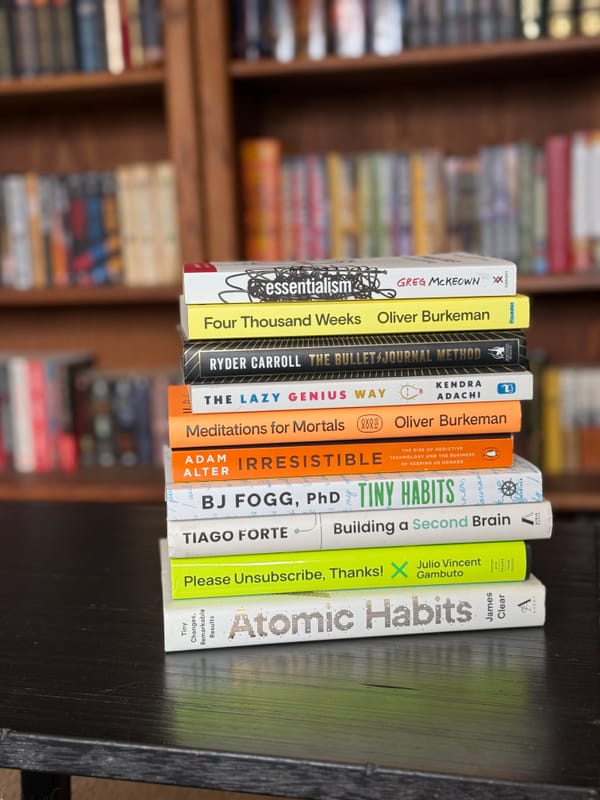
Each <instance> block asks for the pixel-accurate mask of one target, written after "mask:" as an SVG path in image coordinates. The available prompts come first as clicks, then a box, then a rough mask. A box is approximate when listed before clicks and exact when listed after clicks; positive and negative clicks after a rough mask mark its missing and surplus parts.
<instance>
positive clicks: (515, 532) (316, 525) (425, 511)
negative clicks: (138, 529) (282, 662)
mask: <svg viewBox="0 0 600 800" xmlns="http://www.w3.org/2000/svg"><path fill="white" fill-rule="evenodd" d="M551 533H552V507H551V505H550V502H549V501H548V500H541V501H540V502H538V503H515V504H514V505H507V504H503V505H502V506H501V507H500V506H498V505H477V506H463V507H461V508H447V507H446V506H435V507H433V508H405V509H394V510H392V511H377V510H375V511H342V512H340V513H333V514H287V515H282V516H278V517H275V518H273V517H272V516H270V515H266V516H258V517H238V518H236V517H232V518H221V517H219V518H218V519H210V520H191V519H185V520H167V543H168V548H169V556H170V557H171V558H187V557H204V556H219V555H237V554H242V553H248V554H254V555H257V554H258V553H275V552H277V553H282V552H289V551H294V550H337V549H347V548H355V547H397V546H399V545H407V544H410V545H413V544H449V543H456V542H498V541H505V540H512V539H531V540H533V539H548V538H549V537H550V535H551Z"/></svg>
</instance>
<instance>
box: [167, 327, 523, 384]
mask: <svg viewBox="0 0 600 800" xmlns="http://www.w3.org/2000/svg"><path fill="white" fill-rule="evenodd" d="M265 344H266V343H265ZM507 364H510V365H514V366H518V365H522V366H524V365H526V342H525V337H524V335H523V334H519V333H517V334H515V335H509V336H505V335H498V336H497V337H494V336H492V337H487V336H482V337H480V338H479V339H477V338H476V337H469V338H468V339H467V340H461V338H460V336H458V337H456V338H455V339H448V340H444V341H441V340H439V339H438V340H434V341H418V342H410V343H409V342H402V341H399V342H395V341H391V342H377V341H370V342H365V343H354V344H326V343H322V344H319V343H317V342H315V343H314V346H313V345H311V346H301V345H299V346H295V345H287V346H282V345H281V344H279V345H273V346H262V345H257V344H254V346H251V347H249V348H246V347H244V346H243V345H240V346H239V347H236V346H229V347H222V346H220V343H219V342H214V343H211V344H210V345H208V344H206V343H203V342H191V341H190V342H185V343H184V345H183V358H182V371H183V376H184V380H185V382H186V383H194V382H198V381H200V380H202V379H203V378H213V377H220V378H224V377H232V376H238V377H241V376H244V375H254V376H258V375H277V374H288V375H290V374H301V373H303V374H307V375H310V374H320V375H323V374H331V373H336V372H340V371H344V372H348V371H350V372H354V371H368V372H370V371H375V370H398V369H406V368H415V367H417V368H422V367H428V368H436V367H467V366H468V367H475V366H477V367H478V366H489V365H496V366H500V365H502V366H505V365H507Z"/></svg>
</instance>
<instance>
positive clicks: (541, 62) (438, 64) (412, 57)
mask: <svg viewBox="0 0 600 800" xmlns="http://www.w3.org/2000/svg"><path fill="white" fill-rule="evenodd" d="M598 54H600V37H583V36H574V37H571V38H569V39H564V40H560V39H550V38H544V39H538V40H536V41H526V40H520V39H515V40H511V41H498V42H490V43H486V44H480V43H476V44H467V45H460V46H443V47H421V48H415V49H413V50H410V49H407V50H405V51H404V52H402V53H398V54H397V55H392V56H376V55H364V56H361V57H359V58H339V57H336V56H327V57H325V58H322V59H318V60H310V59H308V58H298V59H294V60H293V61H288V62H281V61H276V60H275V59H272V58H265V59H259V60H256V61H243V60H233V61H231V62H230V64H229V75H230V77H231V78H233V79H234V80H235V81H237V82H240V83H242V82H247V81H260V80H271V79H273V78H283V79H285V78H292V77H297V78H301V77H310V76H318V77H323V76H324V75H334V76H336V77H337V78H344V77H345V78H347V79H348V80H352V79H353V77H354V76H356V75H357V74H360V73H379V74H381V73H385V72H391V71H393V72H394V73H395V76H397V77H399V76H401V75H402V74H404V73H405V74H406V76H407V77H410V78H412V77H414V75H415V73H417V72H420V71H431V70H433V71H435V73H436V74H437V75H438V76H439V75H440V70H442V69H447V68H465V67H466V68H469V69H471V68H473V67H477V68H478V69H480V68H484V69H485V68H489V69H494V68H496V67H501V68H502V70H503V71H504V70H507V69H509V70H510V69H514V70H519V69H522V68H523V66H524V65H525V64H526V65H527V68H528V69H530V68H532V67H533V68H536V69H546V68H547V67H548V64H550V63H553V64H554V65H555V66H556V67H557V68H559V67H560V68H562V67H564V66H565V63H566V61H567V60H568V61H569V62H570V63H575V62H587V61H588V60H590V59H593V58H596V57H597V56H598Z"/></svg>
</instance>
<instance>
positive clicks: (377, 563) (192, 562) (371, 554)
mask: <svg viewBox="0 0 600 800" xmlns="http://www.w3.org/2000/svg"><path fill="white" fill-rule="evenodd" d="M528 573H529V558H528V548H527V545H526V543H525V542H523V541H509V542H461V543H460V544H440V545H436V544H429V545H404V546H401V547H363V548H356V549H347V550H303V551H294V552H290V553H285V554H282V553H261V554H260V555H259V556H254V555H236V556H206V557H204V558H175V559H171V594H172V597H173V599H184V598H194V597H227V596H231V595H236V596H247V595H255V594H264V593H265V591H268V592H271V593H273V594H283V593H287V592H315V591H326V592H328V591H341V590H344V589H385V588H389V587H393V586H399V587H404V586H415V587H416V586H429V585H432V584H437V585H438V586H441V585H445V584H453V583H485V582H490V581H521V580H525V579H526V578H527V577H528Z"/></svg>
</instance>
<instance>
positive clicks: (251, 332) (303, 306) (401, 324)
mask: <svg viewBox="0 0 600 800" xmlns="http://www.w3.org/2000/svg"><path fill="white" fill-rule="evenodd" d="M182 299H183V298H182ZM180 315H181V325H182V328H183V331H184V335H185V338H187V339H215V338H222V339H238V338H254V337H258V336H265V335H271V336H286V337H289V336H298V335H302V336H334V335H336V334H339V333H344V334H357V335H360V334H372V333H390V332H392V333H419V332H435V333H439V332H441V331H457V330H460V331H465V330H502V329H511V328H513V329H514V328H527V327H529V297H528V296H527V295H522V294H517V295H511V296H509V297H488V298H487V299H486V303H485V306H484V307H482V303H481V298H480V297H461V298H444V297H439V298H411V299H407V300H378V301H377V302H376V303H374V302H372V301H370V300H355V301H354V302H353V303H352V304H350V306H348V305H343V306H342V304H341V303H331V302H323V301H314V302H308V301H307V302H297V303H238V304H236V305H228V304H221V305H214V304H211V305H186V304H185V303H183V302H181V303H180Z"/></svg>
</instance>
